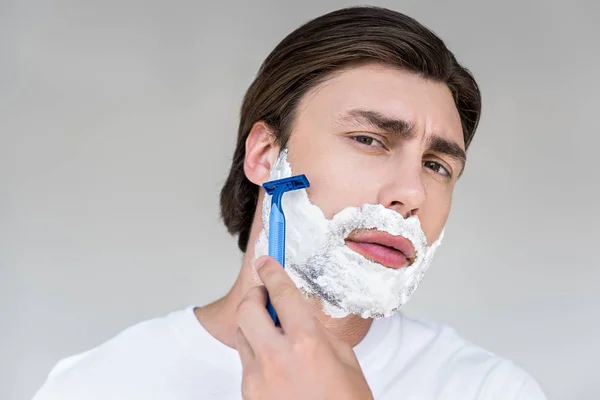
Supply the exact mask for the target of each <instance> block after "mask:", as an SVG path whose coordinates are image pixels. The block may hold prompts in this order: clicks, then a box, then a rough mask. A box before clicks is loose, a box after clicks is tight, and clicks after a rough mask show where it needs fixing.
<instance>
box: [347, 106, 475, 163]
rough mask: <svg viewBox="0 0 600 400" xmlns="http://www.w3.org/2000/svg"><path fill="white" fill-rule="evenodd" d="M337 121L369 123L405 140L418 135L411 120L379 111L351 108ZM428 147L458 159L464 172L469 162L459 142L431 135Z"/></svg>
mask: <svg viewBox="0 0 600 400" xmlns="http://www.w3.org/2000/svg"><path fill="white" fill-rule="evenodd" d="M336 121H337V122H338V123H341V124H344V125H346V124H350V125H363V126H364V125H367V126H369V127H372V128H375V129H377V130H379V131H383V132H388V133H392V134H394V135H397V136H399V137H400V138H401V139H404V140H410V139H414V138H415V137H416V136H417V134H416V131H415V129H414V126H413V124H412V123H410V122H409V121H406V120H403V119H399V118H390V117H388V116H386V115H384V114H382V113H380V112H378V111H372V110H363V109H356V110H349V111H347V112H345V113H343V114H341V115H340V116H339V117H338V118H336ZM427 147H428V148H429V150H430V151H432V152H435V153H438V154H443V155H446V156H448V157H451V158H453V159H455V160H456V161H458V162H459V163H460V165H461V171H460V173H459V175H461V174H462V172H463V171H464V169H465V164H466V162H467V154H466V153H465V151H464V150H463V149H462V147H461V146H460V145H459V144H458V143H456V142H455V141H453V140H450V139H446V138H443V137H441V136H438V135H431V136H429V137H428V139H427Z"/></svg>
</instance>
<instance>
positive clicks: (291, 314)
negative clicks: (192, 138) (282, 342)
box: [256, 257, 314, 331]
mask: <svg viewBox="0 0 600 400" xmlns="http://www.w3.org/2000/svg"><path fill="white" fill-rule="evenodd" d="M256 269H257V272H258V275H259V276H260V279H261V280H262V281H263V283H264V285H265V287H266V288H267V291H268V293H269V298H270V300H271V303H272V304H273V307H275V310H276V311H277V316H278V317H279V320H280V322H281V326H282V328H283V329H284V331H285V330H290V329H292V330H293V329H297V328H300V327H307V325H308V324H314V316H313V313H312V311H311V310H310V308H309V307H308V304H307V303H306V301H305V299H304V298H303V297H302V294H301V293H300V291H299V290H298V288H297V287H296V285H295V284H294V282H293V281H292V279H291V278H290V277H289V275H288V274H287V272H285V270H284V269H283V267H282V266H281V264H279V263H278V262H277V261H276V260H275V259H273V258H272V257H264V258H259V259H258V260H257V262H256Z"/></svg>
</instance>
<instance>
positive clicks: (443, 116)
mask: <svg viewBox="0 0 600 400" xmlns="http://www.w3.org/2000/svg"><path fill="white" fill-rule="evenodd" d="M464 158H465V155H464V143H463V139H462V129H461V123H460V118H459V115H458V112H457V110H456V107H455V105H454V102H453V99H452V96H451V94H450V91H449V89H448V88H447V87H446V86H445V85H443V84H439V83H433V82H430V81H427V80H424V79H422V78H419V77H416V76H414V75H412V74H410V73H407V72H403V71H399V70H396V69H390V68H385V67H381V66H374V65H372V66H363V67H360V68H354V69H349V70H346V71H343V72H340V73H339V74H337V75H335V76H334V77H332V78H331V79H330V80H328V81H327V82H325V83H323V84H321V85H320V86H318V87H317V88H316V89H315V90H313V91H311V92H309V93H308V94H307V95H306V96H305V98H304V99H303V100H302V101H301V103H300V105H299V107H298V112H297V115H296V124H295V126H294V128H293V131H292V133H291V136H290V141H289V143H288V146H287V149H285V150H284V151H282V152H281V153H280V154H279V156H278V158H277V160H276V161H275V163H274V164H273V166H272V167H271V169H270V176H269V179H270V180H277V179H281V178H286V177H290V176H293V175H297V174H305V175H306V176H307V177H308V180H309V181H310V183H311V187H310V188H309V189H308V190H307V191H305V190H295V191H292V192H289V193H287V194H286V195H285V196H284V199H283V209H284V211H285V214H286V218H287V220H288V224H287V228H286V259H285V263H286V268H287V271H288V273H289V274H290V276H291V278H292V279H293V280H294V282H295V283H296V285H297V286H298V287H299V288H300V289H301V290H303V291H304V292H306V293H307V294H309V295H316V296H317V297H318V298H320V299H321V302H322V304H323V311H324V312H325V313H326V314H329V315H330V316H332V317H338V318H341V317H344V316H346V315H349V314H354V315H360V316H362V317H363V318H369V317H379V316H389V315H391V314H393V313H394V312H396V311H397V310H398V309H399V308H400V307H402V305H403V304H405V303H406V302H407V301H408V299H409V298H410V296H411V295H412V293H413V292H414V291H415V289H416V288H417V286H418V284H419V282H420V281H421V279H422V278H423V275H424V273H425V271H426V270H427V269H428V267H429V265H430V263H431V261H432V259H433V255H434V254H435V250H436V248H437V247H438V245H439V244H440V239H441V238H440V236H441V233H442V231H443V228H444V225H445V223H446V219H447V217H448V213H449V211H450V203H451V198H452V191H453V188H454V184H455V183H456V179H457V177H458V176H459V175H460V173H461V171H462V168H463V164H464ZM270 209H271V207H270V198H269V197H265V198H264V201H263V202H262V225H263V228H262V230H261V233H260V235H259V238H258V240H257V241H256V245H255V250H254V252H255V256H257V257H258V256H260V255H264V254H267V242H268V239H267V238H268V229H269V217H268V216H269V213H270Z"/></svg>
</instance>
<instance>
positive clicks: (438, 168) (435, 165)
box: [423, 161, 450, 177]
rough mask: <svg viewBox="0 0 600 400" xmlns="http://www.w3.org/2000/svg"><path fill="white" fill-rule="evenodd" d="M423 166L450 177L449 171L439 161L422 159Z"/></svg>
mask: <svg viewBox="0 0 600 400" xmlns="http://www.w3.org/2000/svg"><path fill="white" fill-rule="evenodd" d="M423 166H424V167H425V168H429V169H430V170H432V171H433V172H435V173H438V174H440V175H444V176H447V177H450V172H449V171H448V170H447V169H446V168H445V167H444V166H443V165H442V164H440V163H438V162H435V161H423Z"/></svg>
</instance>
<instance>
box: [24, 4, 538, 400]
mask: <svg viewBox="0 0 600 400" xmlns="http://www.w3.org/2000/svg"><path fill="white" fill-rule="evenodd" d="M480 109H481V103H480V93H479V89H478V87H477V84H476V82H475V80H474V79H473V77H472V76H471V74H470V73H469V72H468V71H467V70H466V69H464V68H463V67H462V66H460V65H459V64H458V63H457V61H456V59H455V58H454V56H453V55H452V53H451V52H450V51H449V50H448V49H447V48H446V47H445V45H444V43H443V42H442V41H441V40H440V39H439V38H438V37H436V36H435V35H434V34H433V33H432V32H430V31H429V30H427V29H426V28H425V27H423V26H422V25H420V24H419V23H418V22H416V21H415V20H413V19H411V18H409V17H407V16H404V15H402V14H399V13H396V12H393V11H390V10H386V9H381V8H368V7H360V8H350V9H344V10H339V11H336V12H332V13H330V14H327V15H324V16H322V17H320V18H317V19H315V20H313V21H311V22H309V23H307V24H306V25H304V26H302V27H300V28H299V29H298V30H296V31H295V32H293V33H291V34H290V35H289V36H288V37H286V38H285V39H284V40H283V41H282V42H281V43H280V44H279V45H278V46H277V47H276V48H275V49H274V51H273V52H272V53H271V54H270V55H269V56H268V57H267V59H266V60H265V62H264V63H263V65H262V67H261V69H260V71H259V73H258V76H257V77H256V79H255V81H254V82H253V83H252V85H251V86H250V88H249V89H248V92H247V93H246V96H245V98H244V103H243V106H242V112H241V121H240V127H239V135H238V142H237V147H236V150H235V154H234V158H233V163H232V167H231V171H230V174H229V178H228V179H227V182H226V184H225V186H224V188H223V190H222V192H221V211H222V215H223V219H224V222H225V224H226V226H227V228H228V229H229V231H230V232H231V233H232V234H237V235H239V241H238V243H239V247H240V249H241V250H242V251H243V252H244V253H245V256H244V260H243V264H242V267H241V270H240V273H239V276H238V279H237V280H236V282H235V283H234V285H233V287H232V288H231V290H230V291H229V292H228V293H227V295H226V296H225V297H223V298H221V299H219V300H217V301H215V302H214V303H212V304H209V305H206V306H204V307H190V308H188V309H186V310H182V311H177V312H174V313H172V314H169V315H168V316H165V317H163V318H159V319H155V320H151V321H147V322H144V323H141V324H139V325H136V326H134V327H132V328H129V329H127V330H126V331H124V332H122V333H121V334H119V335H118V336H116V337H115V338H113V339H111V340H110V341H108V342H106V343H105V344H103V345H101V346H99V347H97V348H95V349H92V350H90V351H88V352H86V353H83V354H80V355H78V356H74V357H71V358H68V359H66V360H63V361H61V362H60V363H59V364H57V366H56V367H55V368H54V369H53V370H52V372H51V373H50V375H49V377H48V380H47V382H46V383H45V384H44V386H43V387H42V388H41V389H40V390H39V392H38V394H37V395H36V397H35V398H36V400H42V399H55V398H56V399H240V398H244V399H361V400H362V399H419V400H423V399H461V400H467V399H515V400H516V399H531V400H537V399H543V398H544V395H543V394H542V392H541V391H540V389H539V387H538V385H537V384H536V383H535V381H534V380H533V379H532V378H531V377H529V376H528V375H527V374H526V373H525V372H523V371H522V370H521V369H519V368H518V367H516V366H514V365H513V364H512V363H510V362H508V361H505V360H503V359H501V358H499V357H497V356H494V355H492V354H490V353H489V352H486V351H485V350H482V349H480V348H478V347H476V346H475V345H473V344H470V343H468V342H466V341H464V340H462V339H461V338H459V337H458V336H457V334H456V333H455V332H454V331H453V330H451V329H450V328H447V327H444V326H440V325H436V324H434V323H430V322H424V321H419V320H413V319H409V318H408V317H406V316H403V315H402V314H401V313H399V312H397V311H398V309H399V308H400V307H401V306H402V305H403V304H404V303H405V302H406V301H407V300H408V298H409V297H410V295H411V294H412V293H413V291H414V290H415V289H416V287H417V285H418V283H419V281H420V280H421V278H422V276H423V274H424V272H425V271H426V269H427V268H428V266H429V264H430V262H431V259H432V257H433V254H434V252H435V249H436V248H437V246H438V245H439V244H440V242H441V239H442V236H443V228H444V225H445V223H446V220H447V217H448V214H449V212H450V205H451V200H452V193H453V190H454V186H455V183H456V181H457V179H458V178H459V176H460V175H461V173H462V171H463V169H464V164H465V160H466V157H465V151H466V149H467V147H468V145H469V143H470V142H471V140H472V139H473V135H474V133H475V130H476V127H477V123H478V121H479V115H480ZM297 174H305V175H306V176H307V177H308V179H309V181H310V185H311V186H310V188H309V189H307V190H304V189H302V190H296V191H294V192H290V193H287V194H285V196H284V198H283V209H284V211H285V213H286V216H287V218H288V220H287V223H288V227H287V246H286V251H287V256H286V269H285V270H284V269H282V267H281V265H279V264H278V263H277V262H276V261H275V260H273V259H272V258H269V257H264V256H263V255H264V254H266V252H267V244H266V243H267V232H268V224H269V217H268V216H269V210H270V196H268V195H266V193H265V191H264V190H263V189H262V188H260V186H261V185H262V184H263V183H265V182H267V181H270V180H273V179H279V178H285V177H290V176H292V175H297ZM267 298H269V299H270V301H271V302H272V304H273V306H274V308H275V310H276V311H277V315H278V318H279V321H280V323H281V327H277V326H276V325H275V324H274V323H273V321H272V319H271V317H270V316H269V314H268V312H267V310H266V308H265V305H266V304H267Z"/></svg>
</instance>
